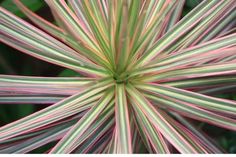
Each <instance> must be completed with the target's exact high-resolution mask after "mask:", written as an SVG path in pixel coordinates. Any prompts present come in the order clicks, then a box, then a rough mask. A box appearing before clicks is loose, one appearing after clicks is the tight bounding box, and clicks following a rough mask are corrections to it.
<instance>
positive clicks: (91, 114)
mask: <svg viewBox="0 0 236 157" xmlns="http://www.w3.org/2000/svg"><path fill="white" fill-rule="evenodd" d="M113 95H114V93H113V92H111V91H110V90H108V92H106V94H105V95H104V96H103V97H102V98H101V99H100V100H99V101H98V102H97V104H96V105H94V106H93V107H92V108H91V109H90V110H89V111H88V112H87V113H86V114H85V115H84V116H83V117H82V118H81V119H80V120H79V121H78V122H77V123H76V124H75V125H74V126H73V127H72V128H71V129H70V131H69V132H68V133H67V134H66V135H65V136H64V137H63V138H62V139H61V140H60V141H59V142H58V143H57V145H56V146H55V147H54V148H53V149H52V150H51V151H50V153H70V152H72V151H73V150H74V149H75V148H76V146H77V145H75V144H76V143H77V140H78V139H79V138H80V137H81V136H82V135H83V134H84V132H85V131H86V130H87V129H88V128H89V126H91V124H92V123H93V122H94V121H95V119H96V118H97V117H98V115H99V114H100V113H101V112H102V111H103V109H104V108H106V106H107V105H108V103H109V102H110V100H111V99H112V97H113Z"/></svg>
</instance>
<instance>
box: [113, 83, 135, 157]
mask: <svg viewBox="0 0 236 157" xmlns="http://www.w3.org/2000/svg"><path fill="white" fill-rule="evenodd" d="M115 99H116V106H115V111H116V113H115V116H116V129H117V134H118V145H119V146H120V153H122V154H123V153H125V154H128V153H132V140H131V128H130V120H129V109H128V104H127V97H126V92H125V86H124V84H117V85H116V98H115Z"/></svg>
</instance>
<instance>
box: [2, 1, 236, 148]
mask: <svg viewBox="0 0 236 157" xmlns="http://www.w3.org/2000/svg"><path fill="white" fill-rule="evenodd" d="M200 1H201V0H187V1H186V4H185V7H184V11H183V15H182V16H184V15H186V14H187V13H188V12H189V11H191V9H192V8H194V7H195V6H196V5H197V4H198V3H199V2H200ZM22 2H24V3H25V4H26V5H27V6H28V7H29V8H30V9H31V10H33V11H35V12H37V14H39V15H41V16H43V17H44V18H46V19H48V20H49V21H52V22H53V19H52V16H51V14H50V12H49V10H48V9H49V8H48V7H47V6H46V4H45V3H44V1H43V0H22ZM0 6H3V7H4V8H6V9H7V10H9V11H12V12H13V13H15V14H16V15H18V16H20V17H21V18H24V19H25V20H27V21H28V19H27V18H26V17H25V16H24V15H23V14H22V13H21V12H20V11H19V10H18V8H17V7H16V6H15V5H14V4H13V3H12V0H0ZM0 74H10V75H29V76H75V75H76V74H75V73H74V72H73V71H70V70H65V69H64V68H62V67H59V66H55V65H53V64H50V63H47V62H44V61H41V60H38V59H35V58H33V57H31V56H29V55H26V54H24V53H21V52H18V51H17V50H15V49H13V48H11V47H9V46H7V45H5V44H2V43H0ZM217 96H218V97H223V98H226V99H234V100H236V93H223V94H221V95H217ZM46 106H47V105H34V104H17V105H16V104H0V126H3V125H5V124H7V123H10V122H12V121H14V120H17V119H19V118H21V117H24V116H26V115H29V114H31V113H32V112H35V111H37V110H40V109H42V108H44V107H46ZM195 123H196V125H197V126H198V127H199V129H202V130H203V131H204V132H206V134H207V135H209V136H210V137H212V139H213V140H214V141H215V142H216V144H217V145H219V146H221V147H222V148H223V149H225V151H226V152H229V153H236V132H233V131H229V130H225V129H222V128H218V127H215V126H211V125H209V124H206V123H202V122H195Z"/></svg>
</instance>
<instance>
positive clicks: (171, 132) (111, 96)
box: [0, 0, 236, 153]
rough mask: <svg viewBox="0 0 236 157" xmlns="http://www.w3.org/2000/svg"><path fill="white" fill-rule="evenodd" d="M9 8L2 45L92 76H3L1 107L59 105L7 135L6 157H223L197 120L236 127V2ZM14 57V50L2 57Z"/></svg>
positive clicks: (127, 0)
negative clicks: (43, 10)
mask: <svg viewBox="0 0 236 157" xmlns="http://www.w3.org/2000/svg"><path fill="white" fill-rule="evenodd" d="M14 1H15V3H16V5H17V6H18V7H19V8H20V9H21V10H22V11H23V12H24V13H25V14H26V15H27V16H28V18H29V19H30V20H31V21H32V22H33V23H34V25H32V24H30V23H28V22H26V21H24V20H22V19H20V18H18V17H16V16H15V15H13V14H12V13H10V12H9V11H7V10H5V9H3V8H0V40H1V42H3V43H5V44H7V45H10V46H12V47H14V48H16V49H18V50H19V51H22V52H23V53H26V54H29V55H31V56H34V57H36V58H39V59H41V60H44V61H47V62H50V63H53V64H56V65H59V66H62V67H65V68H69V69H72V70H74V71H76V72H78V73H81V74H82V75H83V77H55V78H50V77H29V76H28V77H26V76H8V75H0V103H2V104H7V103H30V104H31V103H34V104H43V103H46V104H48V103H50V104H52V105H51V106H49V107H47V108H45V109H43V110H40V111H38V112H35V113H33V114H31V115H29V116H27V117H24V118H22V119H19V120H17V121H15V122H12V123H10V124H7V125H5V126H2V127H1V128H0V152H1V153H27V152H30V151H32V150H34V149H36V148H39V147H41V146H43V145H45V144H47V143H50V142H53V141H56V142H57V143H56V145H55V146H53V148H51V149H50V150H48V151H47V152H49V153H139V152H140V151H141V150H143V151H144V152H149V153H171V152H172V151H173V150H175V151H176V150H177V151H178V152H180V153H220V152H221V149H219V148H218V147H216V146H215V145H214V144H212V143H211V141H210V140H208V137H206V135H205V134H203V133H202V132H201V131H199V130H198V129H197V128H196V127H195V125H193V124H192V123H191V122H190V121H189V118H190V119H195V120H199V121H203V122H207V123H209V124H212V125H216V126H219V127H223V128H226V129H231V130H234V131H235V130H236V102H235V101H231V100H225V99H220V98H215V97H213V96H212V94H214V93H220V92H222V91H227V90H234V89H235V86H236V33H235V27H234V26H235V18H236V1H235V0H205V1H203V2H201V3H200V4H199V5H198V6H197V7H195V8H194V9H193V10H192V11H191V12H190V13H188V14H187V15H186V16H184V17H183V18H181V14H182V9H183V5H184V3H185V2H184V0H114V1H113V0H68V1H65V0H45V1H46V3H47V4H48V6H49V7H50V9H51V12H52V14H53V16H54V18H55V21H56V23H57V25H55V24H53V23H49V22H48V21H46V20H45V19H43V18H42V17H39V16H38V15H36V14H35V13H34V12H32V11H30V10H29V9H28V8H26V7H25V6H24V5H23V4H22V3H21V2H20V1H19V0H14ZM1 53H8V52H1Z"/></svg>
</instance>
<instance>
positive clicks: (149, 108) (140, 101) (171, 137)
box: [127, 85, 197, 153]
mask: <svg viewBox="0 0 236 157" xmlns="http://www.w3.org/2000/svg"><path fill="white" fill-rule="evenodd" d="M127 91H128V93H129V95H130V96H131V97H132V101H133V102H134V103H135V104H136V105H137V106H138V107H139V108H140V110H142V112H143V113H144V114H145V116H146V117H147V118H148V120H149V121H150V122H151V123H152V124H153V126H154V127H156V129H158V130H159V131H160V132H161V134H162V135H163V136H164V137H165V138H166V139H167V140H168V141H169V142H170V143H171V144H172V145H173V146H174V147H175V148H176V149H177V150H178V151H180V152H181V153H197V151H196V150H195V148H194V147H192V146H191V145H190V144H188V142H187V141H186V140H185V139H184V138H183V137H182V136H181V134H179V133H178V132H177V130H175V128H173V127H172V126H171V125H170V123H168V121H166V120H165V117H163V116H162V115H161V114H160V113H159V112H158V109H156V108H154V107H153V105H152V104H151V103H150V102H149V101H148V100H147V99H146V98H144V96H143V95H142V94H140V92H139V91H137V90H136V89H135V88H134V87H132V86H131V85H127Z"/></svg>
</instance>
